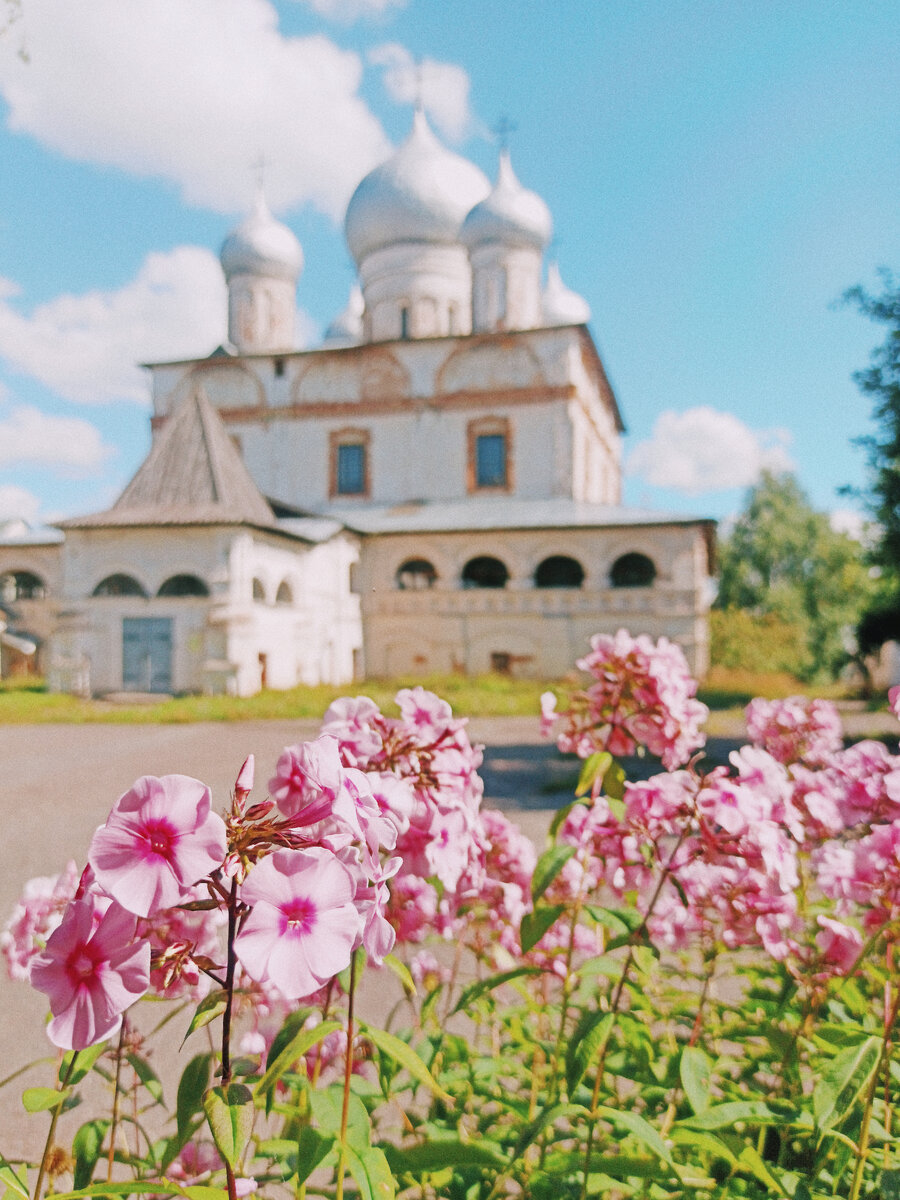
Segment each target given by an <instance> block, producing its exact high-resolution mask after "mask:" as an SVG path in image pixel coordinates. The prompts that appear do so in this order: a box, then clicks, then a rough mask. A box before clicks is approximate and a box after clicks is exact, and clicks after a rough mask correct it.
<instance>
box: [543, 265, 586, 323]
mask: <svg viewBox="0 0 900 1200" xmlns="http://www.w3.org/2000/svg"><path fill="white" fill-rule="evenodd" d="M541 307H542V309H543V313H544V321H545V323H546V324H547V325H585V324H587V322H588V321H589V320H590V319H591V308H590V305H589V304H588V302H587V300H585V299H584V297H583V296H579V295H578V293H577V292H573V291H572V289H571V288H567V287H566V285H565V284H564V283H563V281H562V279H561V278H560V274H559V267H558V265H557V264H556V263H555V262H552V263H550V265H549V266H548V268H547V284H546V286H545V288H544V292H543V295H542V297H541Z"/></svg>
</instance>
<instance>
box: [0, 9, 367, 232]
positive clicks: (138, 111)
mask: <svg viewBox="0 0 900 1200" xmlns="http://www.w3.org/2000/svg"><path fill="white" fill-rule="evenodd" d="M316 2H317V3H321V4H325V3H326V0H316ZM349 2H350V0H330V3H331V5H332V6H333V7H334V8H335V10H338V9H341V8H344V7H346V6H347V5H348V4H349ZM356 3H357V5H358V6H361V7H368V8H371V7H373V6H377V3H378V0H368V2H367V3H366V0H356ZM18 29H19V30H20V31H21V37H22V39H23V44H24V49H25V51H26V54H25V55H24V56H23V55H21V54H20V53H19V52H18V51H19V43H18V39H13V38H5V39H4V38H0V94H2V96H3V98H4V99H5V101H6V103H7V104H8V106H9V115H8V123H9V126H10V128H11V129H14V130H16V131H19V132H23V133H27V134H30V135H31V136H33V137H35V138H37V139H38V140H39V141H40V142H42V143H43V144H44V145H45V146H48V147H51V148H52V149H54V150H57V151H59V152H60V153H61V154H64V155H66V156H67V157H69V158H72V159H77V160H79V161H83V162H91V163H103V164H108V165H111V166H114V167H119V168H121V169H123V170H125V171H128V172H131V173H134V174H136V175H140V176H149V177H157V178H162V179H166V180H170V181H171V182H173V183H174V184H175V185H176V186H178V187H179V188H180V189H181V191H182V194H183V196H184V198H185V199H186V200H187V202H188V203H190V204H196V205H201V206H205V207H208V208H211V209H214V210H215V211H218V212H233V211H238V210H241V209H243V208H244V207H245V206H246V205H247V204H249V202H250V199H251V196H252V192H253V187H254V180H253V172H252V164H253V163H254V162H255V161H257V160H258V158H259V156H260V155H263V156H264V158H265V160H266V163H267V168H266V192H267V195H268V198H269V201H270V203H271V204H272V206H273V207H274V208H286V207H290V206H293V205H297V204H300V203H303V202H307V201H308V202H311V203H312V204H314V205H315V206H316V207H317V208H319V209H320V210H321V211H323V212H325V213H327V214H328V215H330V216H331V217H333V218H335V219H337V218H339V217H340V216H342V214H343V211H344V207H345V205H346V202H347V200H348V198H349V196H350V193H351V192H352V190H353V188H354V187H355V186H356V184H357V183H358V182H359V180H360V178H361V177H362V175H363V174H365V172H366V171H367V170H369V169H370V168H371V167H372V166H374V165H375V164H376V163H377V162H379V161H380V160H381V159H383V158H384V157H385V155H386V154H387V153H388V151H389V148H390V146H389V142H388V140H387V138H386V136H385V133H384V131H383V129H382V128H381V125H380V124H379V122H378V121H377V120H376V118H375V117H374V116H373V114H372V113H371V112H370V111H369V109H368V107H367V106H366V104H365V102H364V101H363V100H362V99H361V98H360V96H359V95H358V94H357V93H358V89H359V84H360V81H361V78H362V71H363V65H362V61H361V59H360V57H359V55H358V54H356V53H353V52H351V51H346V50H342V49H341V48H340V47H338V46H337V45H335V43H334V42H332V41H330V40H329V39H328V38H326V37H323V36H310V37H285V36H283V35H282V34H281V32H280V31H279V29H278V15H277V12H276V10H275V8H274V6H273V5H272V4H271V3H270V2H269V0H227V2H223V0H191V2H190V3H189V4H186V3H185V2H184V0H128V3H127V4H123V3H122V0H43V2H42V3H40V4H29V5H27V6H26V7H25V8H24V10H23V16H22V21H21V24H20V25H19V26H18Z"/></svg>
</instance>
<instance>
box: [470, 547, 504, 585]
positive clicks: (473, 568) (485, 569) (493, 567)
mask: <svg viewBox="0 0 900 1200" xmlns="http://www.w3.org/2000/svg"><path fill="white" fill-rule="evenodd" d="M508 579H509V571H507V569H506V567H505V566H504V565H503V563H502V562H501V561H500V559H499V558H491V557H490V556H489V555H486V554H482V555H479V556H478V558H470V559H469V561H468V562H467V563H466V565H465V566H464V567H463V570H462V585H463V587H464V588H502V587H506V581H507V580H508Z"/></svg>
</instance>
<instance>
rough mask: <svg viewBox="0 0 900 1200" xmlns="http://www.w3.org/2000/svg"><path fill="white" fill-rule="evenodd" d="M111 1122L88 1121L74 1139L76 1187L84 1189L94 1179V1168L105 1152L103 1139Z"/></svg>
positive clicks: (73, 1152)
mask: <svg viewBox="0 0 900 1200" xmlns="http://www.w3.org/2000/svg"><path fill="white" fill-rule="evenodd" d="M108 1128H109V1121H104V1120H97V1121H88V1122H87V1124H85V1125H82V1126H81V1128H80V1129H79V1130H78V1132H77V1133H76V1134H75V1137H74V1138H73V1139H72V1154H73V1155H74V1156H75V1178H74V1183H75V1187H77V1188H83V1187H87V1186H88V1184H89V1183H90V1182H91V1180H92V1179H93V1177H94V1168H95V1167H96V1165H97V1161H98V1159H99V1158H100V1155H101V1153H102V1150H103V1139H104V1137H106V1131H107V1129H108Z"/></svg>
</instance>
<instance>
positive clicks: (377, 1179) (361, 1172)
mask: <svg viewBox="0 0 900 1200" xmlns="http://www.w3.org/2000/svg"><path fill="white" fill-rule="evenodd" d="M345 1151H346V1154H347V1166H348V1168H349V1170H350V1174H351V1175H352V1176H353V1178H354V1179H355V1180H356V1186H357V1188H358V1189H359V1196H360V1200H393V1197H394V1196H395V1194H396V1193H395V1190H394V1176H393V1175H392V1174H391V1168H390V1167H389V1166H388V1161H387V1159H386V1158H385V1156H384V1151H383V1150H379V1149H378V1148H377V1147H375V1146H369V1147H368V1148H367V1149H365V1150H357V1149H355V1148H354V1147H353V1146H346V1147H345Z"/></svg>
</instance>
